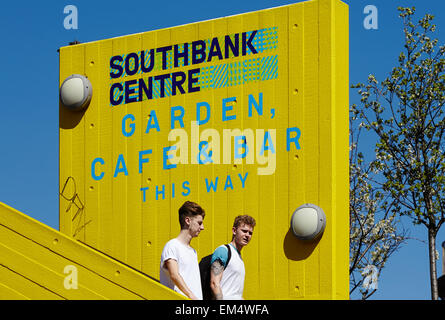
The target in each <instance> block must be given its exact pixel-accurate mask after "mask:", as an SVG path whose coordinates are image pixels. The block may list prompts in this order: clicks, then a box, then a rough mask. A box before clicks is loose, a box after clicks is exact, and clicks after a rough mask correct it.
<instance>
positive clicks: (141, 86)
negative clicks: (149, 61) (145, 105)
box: [138, 77, 153, 101]
mask: <svg viewBox="0 0 445 320" xmlns="http://www.w3.org/2000/svg"><path fill="white" fill-rule="evenodd" d="M147 80H148V88H147V86H146V84H145V81H144V79H139V100H138V101H143V100H144V96H143V95H144V94H145V96H146V97H147V99H148V100H150V99H153V78H152V77H148V79H147Z"/></svg>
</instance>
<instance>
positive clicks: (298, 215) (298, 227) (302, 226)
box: [290, 203, 326, 240]
mask: <svg viewBox="0 0 445 320" xmlns="http://www.w3.org/2000/svg"><path fill="white" fill-rule="evenodd" d="M290 225H291V229H292V232H293V233H294V235H295V236H296V237H297V238H298V239H301V240H313V239H316V238H317V237H318V236H320V235H321V234H322V233H323V231H324V229H325V227H326V215H325V214H324V212H323V210H322V209H321V208H320V207H318V206H316V205H314V204H310V203H307V204H304V205H302V206H300V207H298V208H297V209H296V210H295V211H294V213H293V214H292V218H291V221H290Z"/></svg>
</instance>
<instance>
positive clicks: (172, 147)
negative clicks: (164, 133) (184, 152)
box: [163, 146, 176, 170]
mask: <svg viewBox="0 0 445 320" xmlns="http://www.w3.org/2000/svg"><path fill="white" fill-rule="evenodd" d="M170 150H176V146H171V147H165V148H163V159H164V161H163V169H164V170H168V169H174V168H176V164H167V160H168V159H171V158H173V155H172V154H167V153H168V152H169V151H170Z"/></svg>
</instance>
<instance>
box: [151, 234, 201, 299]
mask: <svg viewBox="0 0 445 320" xmlns="http://www.w3.org/2000/svg"><path fill="white" fill-rule="evenodd" d="M168 259H173V260H176V261H177V262H178V270H179V274H180V275H181V277H182V278H183V279H184V282H185V283H186V285H187V287H188V288H189V289H190V290H191V291H192V292H193V294H194V295H195V296H196V297H197V298H198V299H200V300H202V289H201V274H200V273H199V264H198V255H197V254H196V251H195V249H193V248H192V247H190V246H187V245H185V244H183V243H182V242H181V241H179V240H178V239H176V238H175V239H172V240H170V241H169V242H167V243H166V244H165V246H164V249H163V250H162V255H161V265H160V271H159V280H160V282H161V283H162V284H163V285H165V286H167V287H169V288H170V289H172V290H174V291H176V292H179V293H180V294H182V295H184V296H185V294H184V293H183V292H182V291H181V290H179V288H178V287H177V286H176V285H175V283H174V282H173V281H172V279H171V278H170V274H169V273H168V270H167V268H165V265H164V262H165V261H167V260H168Z"/></svg>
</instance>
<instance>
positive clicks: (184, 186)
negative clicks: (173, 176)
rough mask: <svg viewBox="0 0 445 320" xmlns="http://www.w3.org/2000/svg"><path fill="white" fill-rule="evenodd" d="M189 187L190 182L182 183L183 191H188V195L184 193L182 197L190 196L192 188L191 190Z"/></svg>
mask: <svg viewBox="0 0 445 320" xmlns="http://www.w3.org/2000/svg"><path fill="white" fill-rule="evenodd" d="M189 186H190V182H188V181H184V182H183V183H182V189H184V190H187V193H184V191H183V192H182V195H183V196H184V197H186V196H188V195H189V194H190V188H189Z"/></svg>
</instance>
